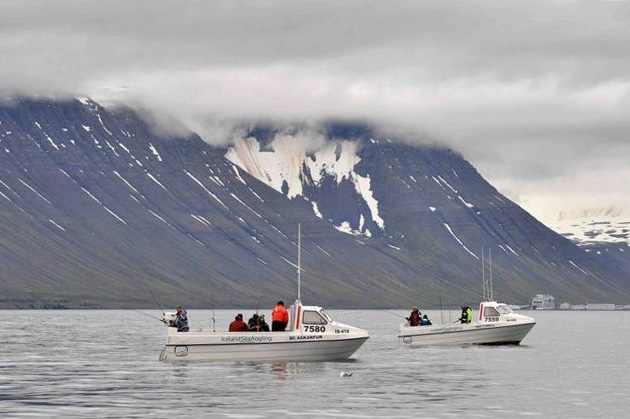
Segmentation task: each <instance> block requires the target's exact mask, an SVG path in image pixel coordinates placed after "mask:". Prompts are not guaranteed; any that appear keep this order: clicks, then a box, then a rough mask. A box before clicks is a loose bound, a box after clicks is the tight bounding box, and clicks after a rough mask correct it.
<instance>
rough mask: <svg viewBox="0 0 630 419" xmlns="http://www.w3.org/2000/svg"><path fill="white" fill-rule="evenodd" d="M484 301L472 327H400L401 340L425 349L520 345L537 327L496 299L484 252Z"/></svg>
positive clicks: (445, 325)
mask: <svg viewBox="0 0 630 419" xmlns="http://www.w3.org/2000/svg"><path fill="white" fill-rule="evenodd" d="M481 255H482V256H481V257H482V265H481V266H482V273H483V274H482V276H483V283H482V284H483V300H484V301H482V302H481V303H479V311H478V315H477V319H476V320H473V321H472V322H470V323H460V322H459V320H458V321H457V323H450V324H438V325H430V326H410V325H409V324H408V323H403V324H401V325H400V328H399V330H398V339H399V340H400V344H401V345H403V346H425V345H518V344H519V343H521V341H522V340H523V338H525V336H526V335H527V334H528V333H529V331H530V330H532V328H533V327H534V325H535V324H536V321H535V320H534V319H533V318H531V317H528V316H525V315H523V314H518V313H515V312H514V311H513V310H512V309H511V308H510V306H509V305H507V304H504V303H497V302H496V301H493V297H492V254H491V253H489V257H490V275H489V277H488V278H486V276H485V260H484V253H483V249H482V252H481Z"/></svg>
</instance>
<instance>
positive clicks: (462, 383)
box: [0, 310, 630, 418]
mask: <svg viewBox="0 0 630 419" xmlns="http://www.w3.org/2000/svg"><path fill="white" fill-rule="evenodd" d="M243 312H244V314H245V315H246V316H249V315H250V314H251V313H250V312H249V311H243ZM143 313H146V314H149V315H152V316H159V315H160V314H161V313H160V312H159V311H155V310H153V311H152V310H147V311H144V312H143ZM143 313H140V312H138V311H122V310H121V311H117V310H111V311H110V310H96V311H87V310H86V311H78V310H77V311H74V310H69V311H0V315H1V316H2V318H3V321H2V322H0V337H1V340H2V343H1V344H0V417H2V418H28V417H64V418H72V417H100V418H108V417H112V418H113V417H116V418H119V417H126V418H150V417H157V418H166V417H174V416H175V415H177V416H180V417H187V418H196V417H216V418H283V417H296V418H310V417H322V418H329V417H333V418H383V417H388V418H411V417H419V418H507V417H510V418H514V417H545V418H626V417H630V401H629V395H630V350H629V347H630V326H628V325H629V324H630V312H541V311H537V312H529V313H530V314H531V315H532V316H534V317H535V318H536V320H537V322H538V324H537V325H536V326H535V327H534V329H533V330H532V331H531V332H530V333H529V335H528V336H527V337H526V338H525V340H524V341H523V343H522V345H521V346H514V347H452V348H451V347H432V348H417V349H411V348H403V347H399V345H398V341H397V339H396V332H397V327H398V324H399V322H400V320H401V316H403V315H405V314H407V313H406V311H397V312H392V311H355V312H350V311H348V312H344V311H330V313H331V314H332V315H333V317H335V318H336V319H338V320H342V321H344V322H346V323H350V324H353V325H357V326H360V327H363V328H365V329H367V330H368V331H369V332H370V335H371V338H370V339H369V340H368V341H367V342H366V344H365V345H364V346H363V347H362V348H361V349H360V350H359V351H358V352H357V353H356V354H355V355H354V357H353V358H354V359H352V360H350V361H348V362H326V363H276V364H271V363H269V364H264V363H263V364H256V363H241V362H231V363H205V364H184V365H174V364H166V363H161V362H159V361H158V356H159V353H160V350H161V348H162V345H163V343H164V340H165V333H166V331H165V328H164V327H163V326H162V324H161V323H160V322H159V321H157V320H156V319H153V318H151V317H149V316H147V315H145V314H143ZM234 314H235V312H234V311H223V310H222V311H216V312H215V314H214V316H215V319H216V327H217V329H224V328H225V327H226V326H227V324H228V323H229V320H230V319H231V318H232V317H233V316H234ZM429 314H430V316H431V317H432V318H433V320H434V321H435V320H439V319H440V316H441V313H440V312H429ZM457 314H458V313H455V312H453V313H451V314H450V317H451V318H453V319H454V318H455V317H456V315H457ZM443 315H444V317H445V320H448V318H449V313H443ZM189 316H190V319H191V323H192V327H193V328H194V329H196V328H199V327H212V322H211V318H212V316H213V312H212V311H210V310H190V311H189ZM341 372H346V373H352V375H351V376H344V377H340V374H341Z"/></svg>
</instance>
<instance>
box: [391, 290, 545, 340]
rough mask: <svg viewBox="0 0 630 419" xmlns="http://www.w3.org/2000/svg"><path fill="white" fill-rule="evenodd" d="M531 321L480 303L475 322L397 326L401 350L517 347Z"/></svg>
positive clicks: (489, 303)
mask: <svg viewBox="0 0 630 419" xmlns="http://www.w3.org/2000/svg"><path fill="white" fill-rule="evenodd" d="M535 324H536V321H535V320H534V319H532V318H531V317H527V316H525V315H522V314H518V313H515V312H514V311H513V310H512V309H511V308H510V307H509V306H508V305H507V304H503V303H497V302H496V301H484V302H481V303H480V304H479V312H478V316H477V319H476V321H475V320H473V321H472V322H471V323H459V320H458V323H450V324H438V325H431V326H409V325H408V324H406V323H405V324H402V325H400V329H399V331H398V338H399V340H400V344H401V345H403V346H425V345H509V344H512V345H518V344H519V343H520V342H521V341H522V340H523V338H525V336H526V335H527V334H528V333H529V331H530V330H532V328H533V327H534V325H535Z"/></svg>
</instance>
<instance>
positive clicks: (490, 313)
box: [483, 307, 501, 317]
mask: <svg viewBox="0 0 630 419" xmlns="http://www.w3.org/2000/svg"><path fill="white" fill-rule="evenodd" d="M500 315H501V314H499V312H498V311H497V309H496V308H494V307H484V309H483V316H484V317H498V316H500Z"/></svg>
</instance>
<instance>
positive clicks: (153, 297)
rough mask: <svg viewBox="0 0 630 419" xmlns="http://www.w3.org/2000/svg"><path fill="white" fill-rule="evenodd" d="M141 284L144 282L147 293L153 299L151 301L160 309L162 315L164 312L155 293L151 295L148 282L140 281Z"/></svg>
mask: <svg viewBox="0 0 630 419" xmlns="http://www.w3.org/2000/svg"><path fill="white" fill-rule="evenodd" d="M142 284H144V286H145V288H146V289H147V291H149V295H150V296H151V299H152V300H153V303H154V304H155V305H156V306H157V308H159V309H160V311H161V312H162V315H163V316H164V315H165V314H166V313H164V310H162V306H161V304H160V303H158V301H157V298H155V295H153V292H152V291H151V288H149V284H147V283H146V282H145V281H142Z"/></svg>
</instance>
